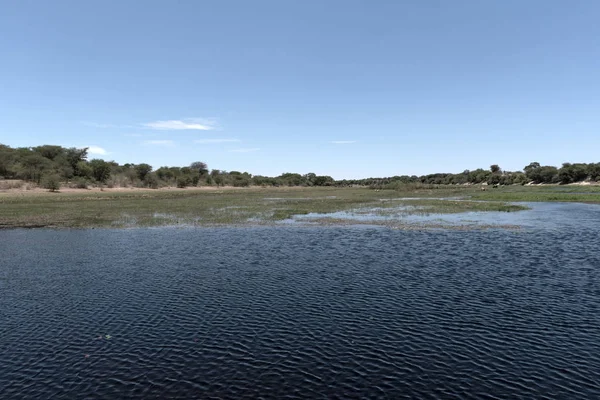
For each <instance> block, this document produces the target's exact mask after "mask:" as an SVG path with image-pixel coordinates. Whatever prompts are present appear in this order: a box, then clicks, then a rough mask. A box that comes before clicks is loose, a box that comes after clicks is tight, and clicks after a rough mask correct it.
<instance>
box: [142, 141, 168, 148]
mask: <svg viewBox="0 0 600 400" xmlns="http://www.w3.org/2000/svg"><path fill="white" fill-rule="evenodd" d="M142 143H143V144H145V145H147V146H164V147H173V146H175V142H173V141H172V140H144V141H143V142H142Z"/></svg>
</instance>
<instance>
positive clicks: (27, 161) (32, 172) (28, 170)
mask: <svg viewBox="0 0 600 400" xmlns="http://www.w3.org/2000/svg"><path fill="white" fill-rule="evenodd" d="M21 165H22V166H23V174H24V177H25V179H29V180H32V181H34V182H37V183H39V182H40V179H41V178H42V172H43V171H45V170H47V169H49V168H50V167H51V166H52V162H51V161H50V160H48V159H47V158H46V157H43V156H42V155H41V154H39V153H30V154H28V155H26V156H25V157H23V158H22V160H21Z"/></svg>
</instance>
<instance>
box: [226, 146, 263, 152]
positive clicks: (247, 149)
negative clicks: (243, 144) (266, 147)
mask: <svg viewBox="0 0 600 400" xmlns="http://www.w3.org/2000/svg"><path fill="white" fill-rule="evenodd" d="M259 150H260V149H259V148H258V147H252V148H244V149H233V150H229V152H230V153H252V152H253V151H259Z"/></svg>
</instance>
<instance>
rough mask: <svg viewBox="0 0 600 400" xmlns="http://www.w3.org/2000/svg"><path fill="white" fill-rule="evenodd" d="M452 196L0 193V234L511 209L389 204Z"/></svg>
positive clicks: (255, 191)
mask: <svg viewBox="0 0 600 400" xmlns="http://www.w3.org/2000/svg"><path fill="white" fill-rule="evenodd" d="M470 192H473V191H469V193H470ZM455 194H456V189H455V188H445V189H444V188H442V189H436V190H435V191H432V193H430V192H428V191H421V190H413V189H409V190H406V191H392V190H382V191H375V190H369V189H365V188H314V187H313V188H249V189H227V190H193V189H186V190H176V189H174V190H147V191H143V190H136V191H133V190H132V191H120V192H117V191H108V190H107V191H103V192H90V191H86V190H81V191H75V192H64V193H48V192H37V193H28V192H25V191H22V192H5V193H0V227H4V228H10V227H45V226H47V227H129V226H161V225H175V224H196V225H215V224H216V225H220V224H261V223H272V222H274V221H277V220H283V219H287V218H290V217H291V216H292V215H295V214H306V213H310V212H314V213H329V212H334V211H343V210H350V209H356V208H361V207H373V206H382V205H383V207H392V206H397V205H399V204H403V203H407V202H410V204H411V205H416V206H419V205H423V206H427V209H428V212H462V211H467V210H487V211H490V210H494V211H511V210H515V209H516V208H514V207H512V209H511V207H510V206H507V205H506V204H504V203H497V202H493V203H475V202H456V201H443V200H442V201H440V200H435V201H432V200H428V199H417V200H411V201H404V200H394V199H398V198H401V197H418V196H425V197H443V196H448V195H455ZM463 194H466V192H463ZM382 200H384V201H382ZM385 200H387V201H385ZM507 207H508V208H507Z"/></svg>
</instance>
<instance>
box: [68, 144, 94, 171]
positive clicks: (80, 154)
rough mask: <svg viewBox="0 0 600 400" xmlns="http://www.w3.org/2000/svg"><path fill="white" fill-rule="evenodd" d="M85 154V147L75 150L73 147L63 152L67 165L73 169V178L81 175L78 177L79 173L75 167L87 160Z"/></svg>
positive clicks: (86, 150) (86, 149)
mask: <svg viewBox="0 0 600 400" xmlns="http://www.w3.org/2000/svg"><path fill="white" fill-rule="evenodd" d="M87 152H88V148H87V147H85V148H83V149H77V148H75V147H70V148H68V149H66V150H65V151H64V156H65V158H66V160H67V162H68V163H69V165H70V166H71V168H73V172H74V174H75V176H82V175H80V171H79V170H78V169H77V166H78V165H80V163H81V162H82V161H86V160H87Z"/></svg>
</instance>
